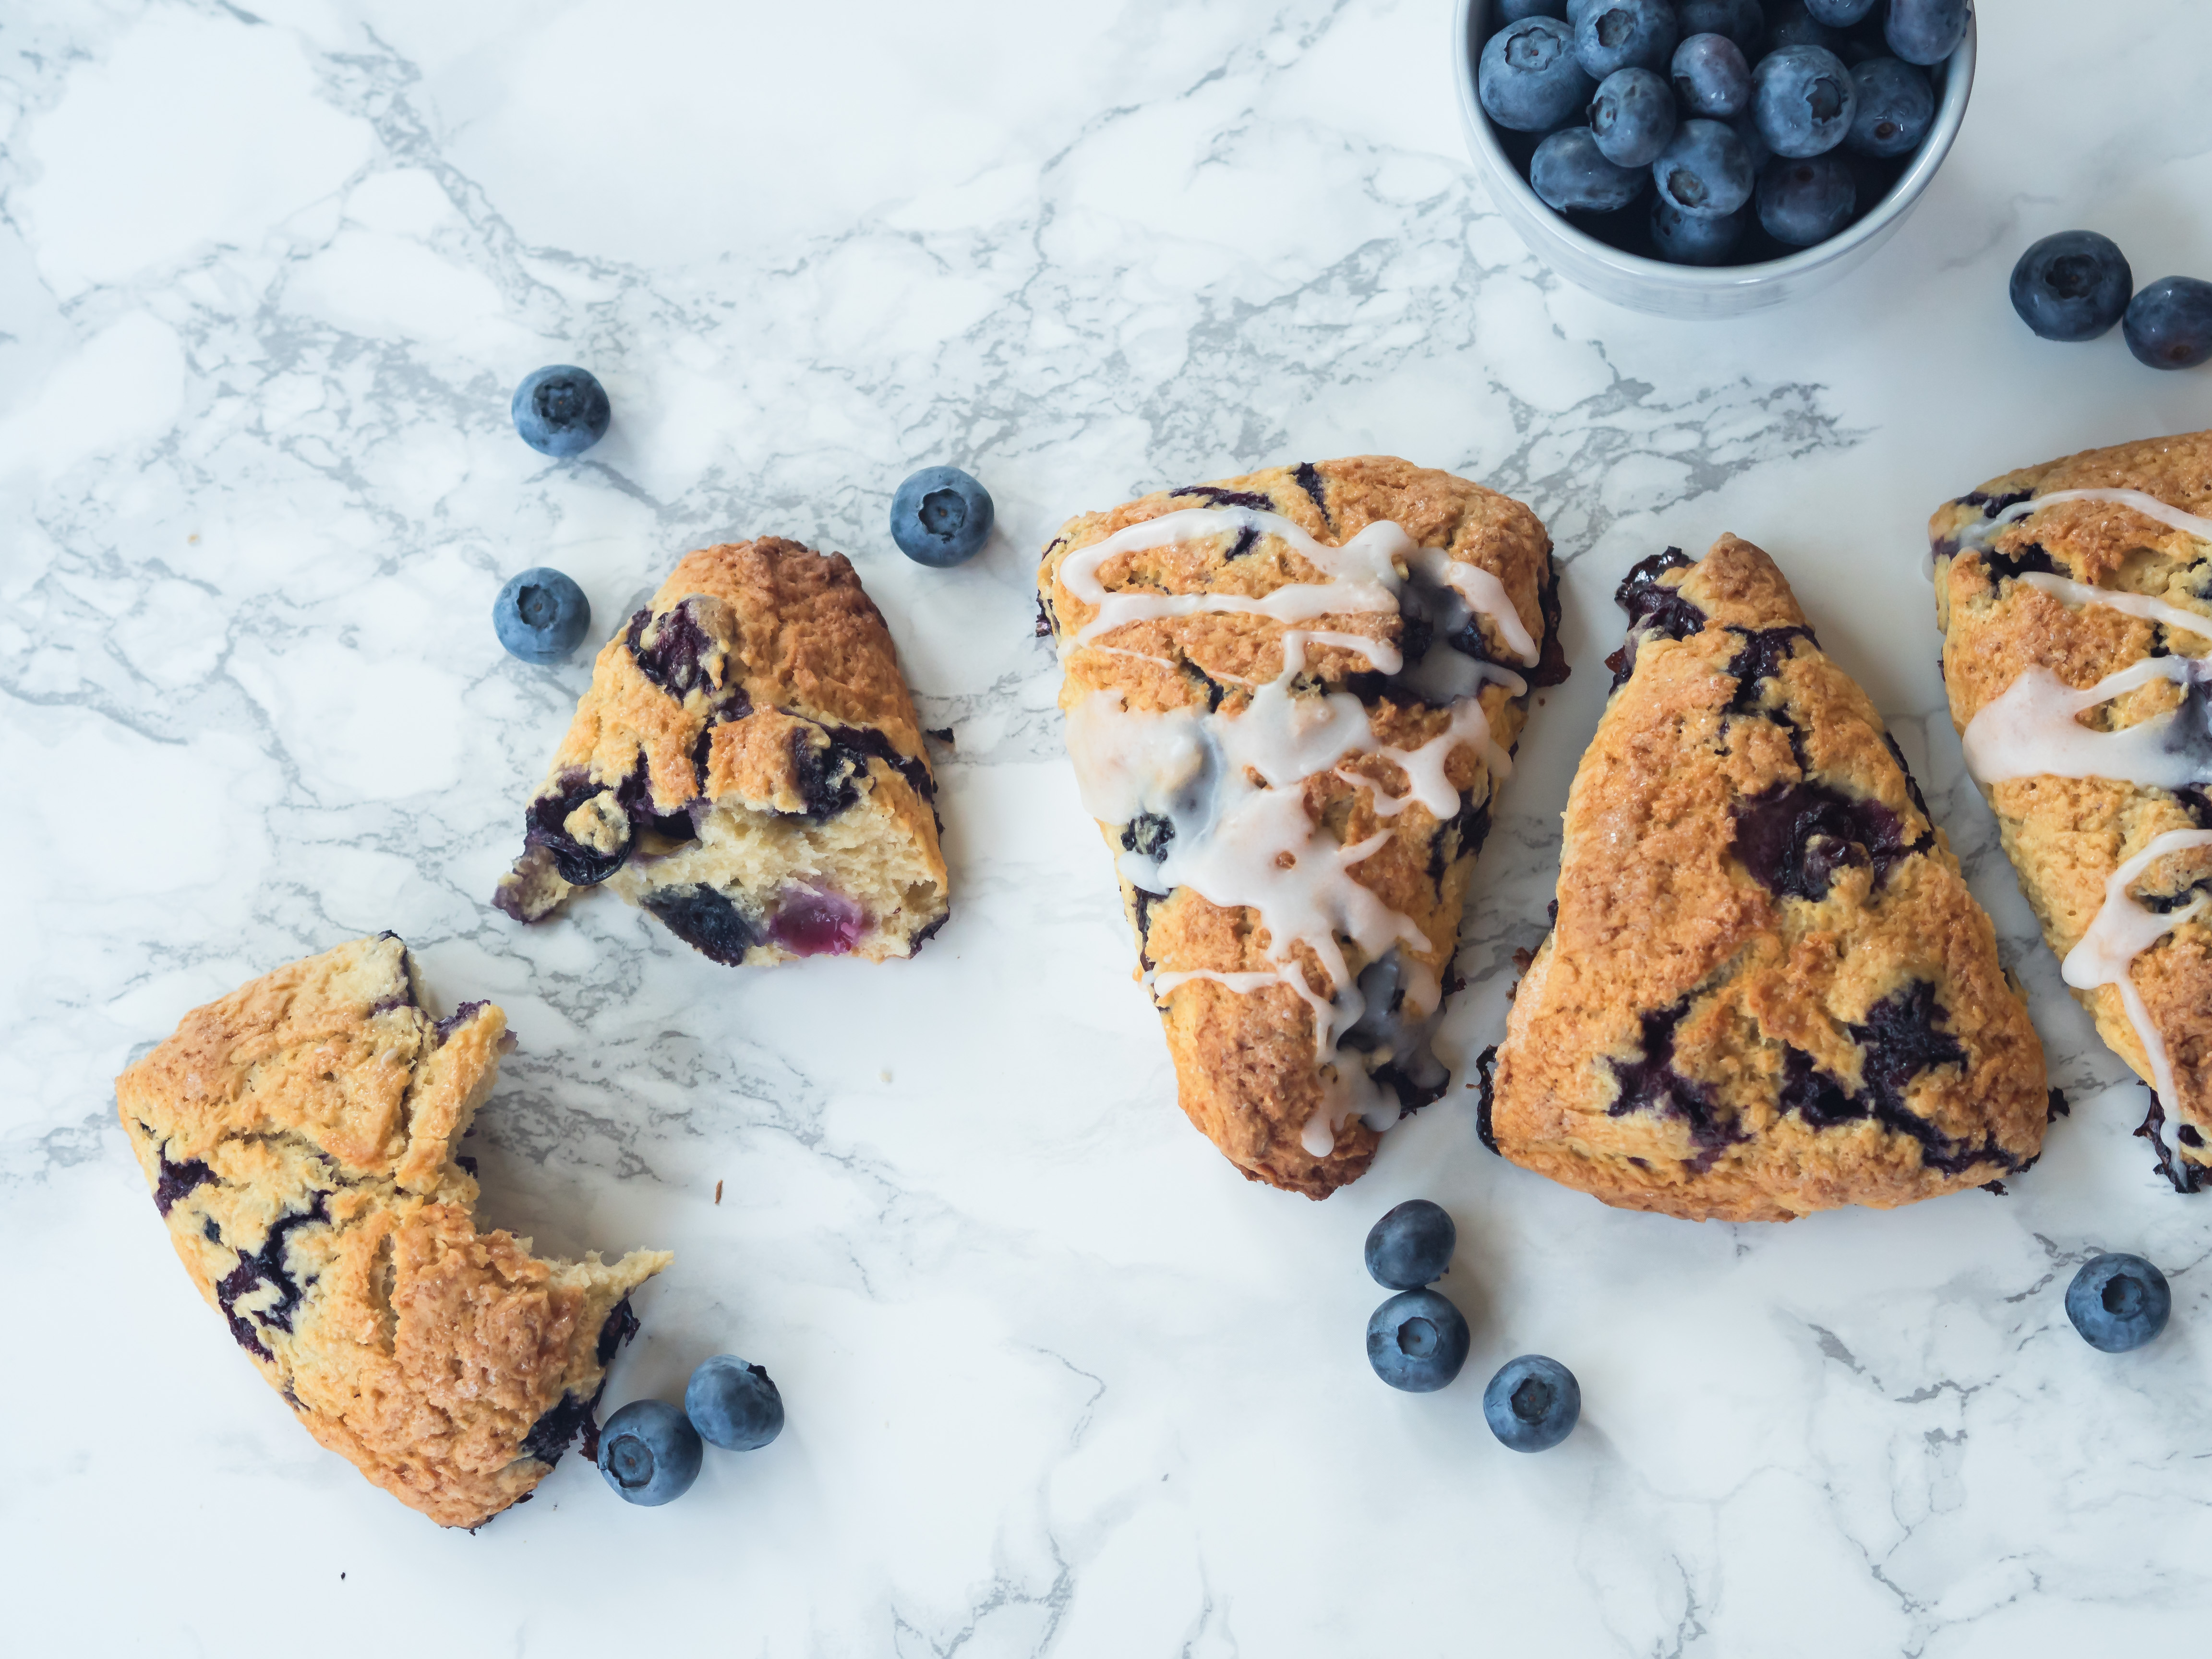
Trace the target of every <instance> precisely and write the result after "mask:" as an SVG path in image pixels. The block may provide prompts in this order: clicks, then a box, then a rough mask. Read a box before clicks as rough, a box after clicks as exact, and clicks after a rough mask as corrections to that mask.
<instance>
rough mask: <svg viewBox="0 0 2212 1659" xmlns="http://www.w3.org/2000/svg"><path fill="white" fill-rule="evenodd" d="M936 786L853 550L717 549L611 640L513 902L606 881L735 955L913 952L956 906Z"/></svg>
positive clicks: (688, 933) (507, 887)
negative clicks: (950, 900)
mask: <svg viewBox="0 0 2212 1659" xmlns="http://www.w3.org/2000/svg"><path fill="white" fill-rule="evenodd" d="M936 796H937V785H936V781H935V779H934V778H933V775H931V772H930V769H929V757H928V756H927V752H926V751H925V750H924V749H923V746H922V740H921V726H920V724H919V723H918V722H917V721H916V720H915V712H914V699H913V697H912V696H910V695H909V694H908V690H907V687H906V681H905V680H904V679H903V678H902V677H901V676H900V673H899V667H898V659H897V656H896V653H895V651H894V650H893V648H892V646H891V636H890V629H887V628H885V627H884V619H883V617H882V614H881V613H880V612H878V611H877V609H876V607H875V606H874V605H873V604H872V603H871V602H870V601H869V599H868V596H867V594H866V593H865V592H862V591H861V587H860V577H859V576H858V575H856V574H854V570H853V567H852V564H851V562H849V561H848V560H847V559H846V557H845V556H844V555H843V554H842V553H831V554H826V555H825V554H819V553H816V552H813V551H812V550H810V549H807V548H805V547H802V546H800V545H799V544H798V543H796V542H788V541H781V540H778V539H777V538H774V537H764V538H762V539H760V540H758V541H752V542H738V543H733V544H724V545H722V546H719V547H709V548H706V549H703V550H701V551H699V552H696V553H690V554H687V555H685V556H684V558H683V560H682V561H681V562H678V565H677V567H676V570H675V573H674V574H672V575H671V576H670V577H669V579H668V580H667V582H666V583H665V585H664V586H662V587H661V589H660V591H659V592H658V593H656V594H654V595H653V603H652V604H650V605H647V606H646V608H645V609H644V610H642V611H639V612H638V613H637V614H636V615H635V616H634V617H631V618H630V619H629V621H628V622H627V623H624V624H623V627H622V629H620V630H619V631H618V632H617V634H616V635H615V636H614V638H612V639H611V640H610V641H607V644H606V647H605V649H603V650H602V651H601V652H600V653H599V660H598V662H597V663H596V664H594V665H593V666H592V684H591V686H590V688H589V689H588V690H586V691H585V693H584V696H583V699H582V701H581V702H579V703H578V704H577V706H576V718H575V720H574V722H573V723H572V724H571V725H570V726H569V727H568V736H567V737H565V738H562V742H561V747H560V749H559V750H558V751H557V752H556V754H555V755H554V757H553V765H552V768H551V769H550V771H549V772H548V773H547V774H546V777H545V781H544V783H542V784H540V785H539V786H538V793H536V794H535V795H533V796H532V798H531V800H530V805H529V807H528V809H527V810H526V812H525V815H524V833H523V853H522V857H521V859H520V860H519V861H518V862H517V863H516V865H515V866H514V870H513V873H512V874H510V875H509V876H507V878H505V879H504V880H502V881H501V883H500V886H499V891H498V892H497V894H496V895H495V896H494V899H493V902H494V903H495V904H497V905H498V906H499V908H501V909H502V910H504V911H506V912H507V914H508V915H511V916H513V917H514V918H515V919H516V920H517V921H537V920H538V918H540V917H541V916H544V915H547V914H549V913H550V912H551V911H552V910H554V909H555V908H557V907H558V906H559V905H560V904H561V903H562V902H563V901H564V900H566V899H567V898H568V896H569V894H570V893H572V892H573V891H574V890H575V889H577V888H579V887H592V886H597V885H598V884H600V883H602V882H605V883H606V884H608V885H609V886H611V887H612V888H613V889H614V890H616V891H617V892H618V893H620V894H621V895H622V896H623V897H624V898H626V899H628V900H629V902H631V903H633V904H635V905H640V906H641V907H643V908H645V909H646V910H647V911H648V912H650V913H651V914H652V915H654V916H656V917H658V918H659V920H660V921H661V922H662V923H664V924H665V926H666V927H667V928H668V930H669V931H670V932H671V933H674V934H675V935H676V936H677V937H678V939H682V940H684V943H685V944H687V945H691V946H692V947H694V948H695V949H696V950H698V951H702V952H703V953H704V954H705V955H707V956H709V957H713V958H714V960H715V961H717V962H722V963H732V964H737V963H744V964H747V965H750V966H754V967H759V966H764V965H766V964H768V963H776V962H784V961H788V960H790V959H791V958H793V957H811V956H844V955H852V956H857V957H866V958H867V959H868V960H869V961H871V962H882V961H884V960H886V959H887V958H890V957H908V956H912V955H913V954H914V952H915V950H916V949H917V948H919V947H920V945H921V943H922V941H923V940H925V939H928V938H929V937H930V935H931V934H933V933H935V932H936V931H937V930H938V929H939V927H943V926H944V925H945V917H946V915H947V914H948V910H947V902H946V901H947V891H948V884H947V881H946V878H945V858H944V854H942V853H941V852H940V851H939V848H938V841H937V829H938V826H937V812H936V807H935V805H934V803H935V800H936Z"/></svg>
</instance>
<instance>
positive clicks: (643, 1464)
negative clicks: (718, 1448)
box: [599, 1400, 699, 1504]
mask: <svg viewBox="0 0 2212 1659" xmlns="http://www.w3.org/2000/svg"><path fill="white" fill-rule="evenodd" d="M599 1473H600V1474H604V1475H605V1476H606V1478H607V1485H609V1486H612V1487H613V1488H614V1489H615V1490H616V1491H617V1492H620V1493H621V1494H622V1495H623V1497H624V1498H628V1499H629V1501H630V1502H631V1503H633V1504H665V1503H667V1502H668V1501H669V1500H670V1499H671V1498H681V1497H683V1496H684V1493H685V1492H689V1491H690V1490H691V1483H692V1482H693V1481H694V1480H697V1479H698V1478H699V1431H697V1430H696V1429H695V1428H693V1427H692V1426H691V1421H690V1419H689V1418H687V1417H685V1416H684V1413H682V1412H679V1411H678V1410H677V1409H676V1407H673V1406H671V1405H670V1404H669V1403H668V1402H667V1401H665V1400H633V1401H630V1402H629V1405H627V1406H624V1407H623V1408H622V1409H621V1410H620V1411H618V1412H617V1413H615V1414H614V1415H613V1416H612V1417H610V1418H609V1419H607V1425H606V1427H605V1428H604V1429H601V1430H600V1431H599Z"/></svg>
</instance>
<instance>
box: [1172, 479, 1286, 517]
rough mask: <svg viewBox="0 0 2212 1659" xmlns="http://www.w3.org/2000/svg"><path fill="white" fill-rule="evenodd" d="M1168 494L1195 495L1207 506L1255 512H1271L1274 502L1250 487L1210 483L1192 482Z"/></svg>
mask: <svg viewBox="0 0 2212 1659" xmlns="http://www.w3.org/2000/svg"><path fill="white" fill-rule="evenodd" d="M1168 494H1169V495H1171V496H1172V495H1196V496H1198V497H1200V499H1201V500H1203V501H1205V502H1206V505H1207V506H1209V507H1250V508H1251V509H1252V510H1253V511H1254V512H1255V513H1272V512H1273V511H1274V509H1275V503H1274V502H1273V501H1272V500H1271V499H1270V498H1268V497H1267V496H1265V495H1261V494H1259V493H1258V492H1257V491H1255V490H1250V489H1217V488H1215V487H1214V486H1213V485H1212V484H1192V485H1191V486H1190V487H1189V488H1188V489H1170V491H1168Z"/></svg>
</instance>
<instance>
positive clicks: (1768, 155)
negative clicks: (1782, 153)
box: [1729, 112, 1774, 177]
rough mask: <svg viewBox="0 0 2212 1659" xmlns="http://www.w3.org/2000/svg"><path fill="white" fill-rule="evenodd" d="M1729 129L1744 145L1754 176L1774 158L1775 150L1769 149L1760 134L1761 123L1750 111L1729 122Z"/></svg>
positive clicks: (1745, 154)
mask: <svg viewBox="0 0 2212 1659" xmlns="http://www.w3.org/2000/svg"><path fill="white" fill-rule="evenodd" d="M1729 131H1731V132H1733V133H1735V136H1736V142H1737V143H1741V145H1742V146H1743V154H1744V159H1745V160H1746V161H1749V162H1750V163H1751V171H1752V173H1753V176H1754V177H1755V176H1756V175H1757V174H1758V173H1759V169H1760V168H1762V167H1765V165H1766V164H1767V163H1768V162H1769V161H1772V160H1773V159H1774V152H1773V151H1772V150H1771V149H1767V147H1766V140H1765V139H1764V138H1762V137H1759V123H1758V122H1756V121H1754V120H1753V119H1752V118H1751V116H1750V113H1749V112H1745V113H1744V114H1741V115H1739V116H1737V117H1736V118H1735V120H1733V121H1731V122H1729Z"/></svg>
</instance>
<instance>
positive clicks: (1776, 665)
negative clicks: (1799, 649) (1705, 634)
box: [1723, 628, 1820, 714]
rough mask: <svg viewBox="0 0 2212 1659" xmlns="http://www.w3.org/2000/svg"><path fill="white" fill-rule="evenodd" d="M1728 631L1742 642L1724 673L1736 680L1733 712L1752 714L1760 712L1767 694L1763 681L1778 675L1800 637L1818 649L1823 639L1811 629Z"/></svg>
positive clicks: (1731, 706)
mask: <svg viewBox="0 0 2212 1659" xmlns="http://www.w3.org/2000/svg"><path fill="white" fill-rule="evenodd" d="M1729 633H1731V634H1733V635H1735V636H1736V637H1737V638H1738V639H1740V640H1741V641H1743V644H1742V645H1741V647H1738V649H1737V651H1736V653H1735V656H1734V657H1732V658H1730V659H1729V665H1728V667H1727V668H1726V669H1725V670H1723V672H1725V673H1727V674H1728V675H1729V678H1732V679H1734V680H1735V696H1733V697H1731V698H1729V706H1728V712H1729V714H1756V713H1758V712H1759V698H1760V697H1761V696H1763V695H1764V694H1763V692H1762V691H1761V690H1760V687H1761V685H1762V684H1763V683H1764V682H1765V681H1767V680H1771V679H1773V678H1776V677H1777V676H1778V675H1779V674H1780V673H1781V671H1782V665H1783V664H1784V663H1785V662H1788V661H1789V660H1790V654H1791V653H1792V652H1793V651H1794V650H1795V649H1796V643H1797V641H1799V640H1804V641H1808V643H1810V644H1811V645H1812V647H1813V648H1814V650H1816V651H1817V650H1819V649H1820V641H1818V640H1817V639H1814V637H1813V630H1812V629H1809V628H1762V629H1748V628H1731V629H1729Z"/></svg>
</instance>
